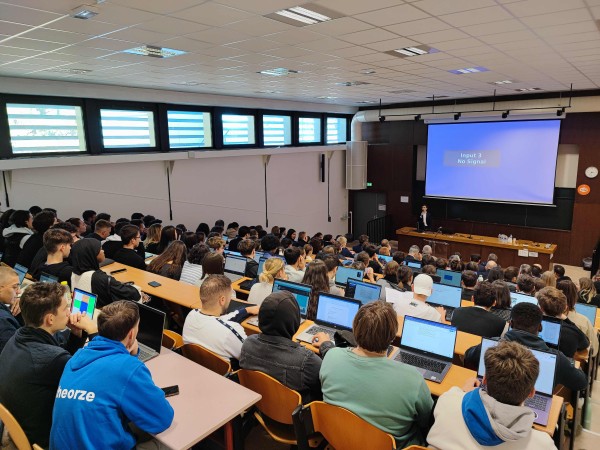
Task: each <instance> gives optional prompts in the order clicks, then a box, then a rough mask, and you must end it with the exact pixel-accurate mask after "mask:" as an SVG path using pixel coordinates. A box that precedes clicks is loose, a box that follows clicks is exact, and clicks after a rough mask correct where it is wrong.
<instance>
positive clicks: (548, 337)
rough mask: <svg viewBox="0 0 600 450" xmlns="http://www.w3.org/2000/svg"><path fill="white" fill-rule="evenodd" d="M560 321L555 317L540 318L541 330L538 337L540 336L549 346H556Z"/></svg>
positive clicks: (558, 340)
mask: <svg viewBox="0 0 600 450" xmlns="http://www.w3.org/2000/svg"><path fill="white" fill-rule="evenodd" d="M561 323H562V321H561V320H560V319H557V318H555V317H548V316H544V317H543V318H542V331H540V333H539V337H541V338H542V339H543V340H544V342H545V343H546V345H547V346H548V347H550V348H558V343H559V342H560V325H561Z"/></svg>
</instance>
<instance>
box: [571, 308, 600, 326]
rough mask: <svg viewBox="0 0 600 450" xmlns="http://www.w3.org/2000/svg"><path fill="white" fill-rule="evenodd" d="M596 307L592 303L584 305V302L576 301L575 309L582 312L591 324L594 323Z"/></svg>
mask: <svg viewBox="0 0 600 450" xmlns="http://www.w3.org/2000/svg"><path fill="white" fill-rule="evenodd" d="M597 309H598V307H597V306H594V305H586V304H585V303H576V304H575V311H577V312H578V313H579V314H583V315H584V316H585V317H587V318H588V320H589V321H590V322H591V324H592V326H593V325H594V324H595V323H596V311H597Z"/></svg>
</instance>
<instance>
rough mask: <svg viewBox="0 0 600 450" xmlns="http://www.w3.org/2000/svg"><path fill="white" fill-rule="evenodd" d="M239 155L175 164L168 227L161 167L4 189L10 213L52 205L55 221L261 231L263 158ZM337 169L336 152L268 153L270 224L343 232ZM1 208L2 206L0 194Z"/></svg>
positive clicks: (144, 165) (65, 176)
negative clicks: (322, 173) (137, 216)
mask: <svg viewBox="0 0 600 450" xmlns="http://www.w3.org/2000/svg"><path fill="white" fill-rule="evenodd" d="M334 149H337V150H336V151H333V150H334ZM286 150H287V149H286ZM288 151H290V150H288ZM325 151H333V157H332V159H331V174H330V177H331V179H330V204H331V217H332V221H331V223H328V222H327V183H322V182H320V181H319V161H320V159H319V158H320V155H321V154H322V153H323V152H325ZM243 152H244V151H243V150H241V151H239V152H235V153H238V155H237V156H230V157H212V158H200V159H183V160H176V161H174V166H173V173H172V176H171V198H172V205H173V221H169V207H168V194H167V177H166V169H165V162H164V161H143V162H136V163H129V162H128V163H112V164H95V165H78V166H62V167H60V166H59V167H39V168H23V169H14V170H12V171H11V177H12V182H11V183H10V187H9V195H10V200H11V207H12V208H29V207H30V206H31V205H40V206H41V207H53V208H56V209H57V210H58V213H59V216H60V218H62V219H67V218H69V217H72V216H75V217H79V216H80V215H81V213H82V212H83V211H84V210H85V209H94V210H95V211H97V212H108V213H110V214H112V217H113V220H115V219H117V218H119V217H129V215H130V214H131V213H132V212H138V211H139V212H142V213H144V214H152V215H154V216H156V217H159V218H161V219H163V221H164V223H173V224H177V223H183V224H185V225H186V226H187V227H188V228H194V229H195V227H196V226H197V225H198V223H200V222H207V223H209V224H210V225H211V226H212V224H213V223H214V221H215V220H217V219H223V220H225V222H231V221H234V220H235V221H237V222H239V223H240V224H251V225H258V224H262V225H263V226H264V225H265V202H264V171H263V163H262V161H263V159H262V155H260V154H259V155H256V154H254V155H249V156H240V154H243ZM38 161H39V160H38ZM344 164H345V151H344V147H343V146H335V147H317V148H314V149H313V148H311V149H308V148H303V149H300V150H299V151H298V152H297V153H282V154H273V155H272V156H271V159H270V162H269V165H268V168H267V186H268V202H269V226H273V225H281V226H285V227H287V228H290V227H292V228H295V229H296V230H298V231H300V230H305V231H308V232H309V233H310V234H312V233H315V232H317V231H321V232H324V233H327V232H330V233H333V234H337V233H345V232H347V222H346V220H342V219H341V218H342V216H344V215H345V214H346V213H347V204H348V200H347V198H348V194H347V191H346V189H345V186H344V170H345V167H344ZM0 190H1V191H3V189H0ZM2 203H3V205H4V207H5V206H6V205H5V202H4V193H3V192H2Z"/></svg>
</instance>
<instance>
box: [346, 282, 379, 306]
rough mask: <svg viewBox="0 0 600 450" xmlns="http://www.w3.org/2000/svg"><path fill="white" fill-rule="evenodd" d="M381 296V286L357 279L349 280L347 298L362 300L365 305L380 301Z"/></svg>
mask: <svg viewBox="0 0 600 450" xmlns="http://www.w3.org/2000/svg"><path fill="white" fill-rule="evenodd" d="M380 295H381V285H379V284H374V283H366V282H364V281H362V280H357V279H355V278H348V286H347V287H346V296H347V297H350V298H354V299H356V300H360V302H361V303H362V304H363V305H366V304H367V303H371V302H374V301H376V300H379V296H380Z"/></svg>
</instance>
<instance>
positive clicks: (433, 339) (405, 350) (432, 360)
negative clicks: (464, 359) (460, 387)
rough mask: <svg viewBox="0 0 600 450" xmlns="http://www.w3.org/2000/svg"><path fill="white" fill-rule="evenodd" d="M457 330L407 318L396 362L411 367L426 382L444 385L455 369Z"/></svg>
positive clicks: (429, 321) (410, 317) (437, 323)
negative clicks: (453, 362) (453, 360)
mask: <svg viewBox="0 0 600 450" xmlns="http://www.w3.org/2000/svg"><path fill="white" fill-rule="evenodd" d="M456 335H457V331H456V327H453V326H451V325H446V324H443V323H439V322H432V321H431V320H425V319H419V318H417V317H412V316H404V326H403V328H402V337H401V338H400V351H399V352H398V353H397V354H396V356H395V357H394V360H395V361H400V362H403V363H404V364H410V365H411V366H414V367H416V369H417V370H418V371H419V372H420V373H421V375H423V378H424V379H426V380H430V381H433V382H435V383H441V382H442V381H443V380H444V377H445V376H446V374H447V373H448V371H449V370H450V367H452V358H453V357H454V345H455V344H456Z"/></svg>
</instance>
